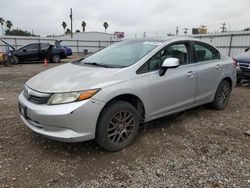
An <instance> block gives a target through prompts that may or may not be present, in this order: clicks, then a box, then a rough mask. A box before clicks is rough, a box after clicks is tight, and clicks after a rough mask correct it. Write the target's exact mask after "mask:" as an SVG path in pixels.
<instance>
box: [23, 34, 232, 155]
mask: <svg viewBox="0 0 250 188" xmlns="http://www.w3.org/2000/svg"><path fill="white" fill-rule="evenodd" d="M235 83H236V64H235V62H234V61H233V60H232V59H231V58H229V57H226V56H223V55H222V54H221V53H220V52H219V51H218V50H217V49H216V48H215V47H213V46H211V45H210V44H208V43H205V42H203V41H200V40H197V39H193V38H173V39H169V40H166V41H160V40H149V39H143V40H125V41H123V42H119V43H117V44H114V45H112V46H110V47H108V48H106V49H103V50H101V51H99V52H97V53H95V54H93V55H91V56H89V57H86V58H85V59H83V60H81V61H75V62H71V63H67V64H64V65H61V66H58V67H55V68H52V69H49V70H47V71H44V72H42V73H40V74H38V75H36V76H34V77H33V78H31V79H30V80H28V81H27V82H26V84H25V86H24V89H23V91H22V92H21V94H20V95H19V97H18V103H19V111H20V116H21V119H22V121H23V122H24V123H25V124H26V125H27V126H28V127H29V128H30V129H32V130H33V131H34V132H36V133H39V134H42V135H44V136H47V137H49V138H52V139H55V140H59V141H65V142H82V141H86V140H91V139H95V140H96V142H97V143H98V144H99V145H100V146H102V147H103V148H104V149H106V150H109V151H118V150H121V149H122V148H124V147H126V146H128V145H129V144H130V143H131V142H132V140H133V139H134V138H135V136H136V134H137V131H138V128H139V124H141V123H145V122H149V121H152V120H154V119H157V118H161V117H164V116H167V115H170V114H174V113H177V112H180V111H184V110H186V109H190V108H193V107H195V106H199V105H202V104H206V103H210V104H211V106H212V107H213V108H215V109H218V110H221V109H224V108H225V106H226V105H227V102H228V100H229V97H230V93H231V90H232V88H233V87H234V86H235Z"/></svg>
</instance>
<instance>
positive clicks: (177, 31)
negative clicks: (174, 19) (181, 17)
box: [175, 26, 179, 36]
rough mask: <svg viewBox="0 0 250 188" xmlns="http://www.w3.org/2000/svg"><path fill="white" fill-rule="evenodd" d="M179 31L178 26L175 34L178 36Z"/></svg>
mask: <svg viewBox="0 0 250 188" xmlns="http://www.w3.org/2000/svg"><path fill="white" fill-rule="evenodd" d="M178 33H179V27H178V26H177V27H176V31H175V35H176V36H178Z"/></svg>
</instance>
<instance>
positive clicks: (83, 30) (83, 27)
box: [82, 21, 86, 32]
mask: <svg viewBox="0 0 250 188" xmlns="http://www.w3.org/2000/svg"><path fill="white" fill-rule="evenodd" d="M85 28H86V22H85V21H82V32H85Z"/></svg>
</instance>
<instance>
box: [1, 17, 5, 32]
mask: <svg viewBox="0 0 250 188" xmlns="http://www.w3.org/2000/svg"><path fill="white" fill-rule="evenodd" d="M4 22H5V21H4V19H3V18H0V24H1V27H2V34H3V35H4V31H3V25H4Z"/></svg>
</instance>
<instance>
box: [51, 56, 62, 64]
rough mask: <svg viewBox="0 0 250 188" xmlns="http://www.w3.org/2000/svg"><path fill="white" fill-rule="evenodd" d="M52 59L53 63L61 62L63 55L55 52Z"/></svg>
mask: <svg viewBox="0 0 250 188" xmlns="http://www.w3.org/2000/svg"><path fill="white" fill-rule="evenodd" d="M51 61H52V62H53V63H60V62H61V57H60V56H59V55H57V54H55V55H53V56H52V58H51Z"/></svg>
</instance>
